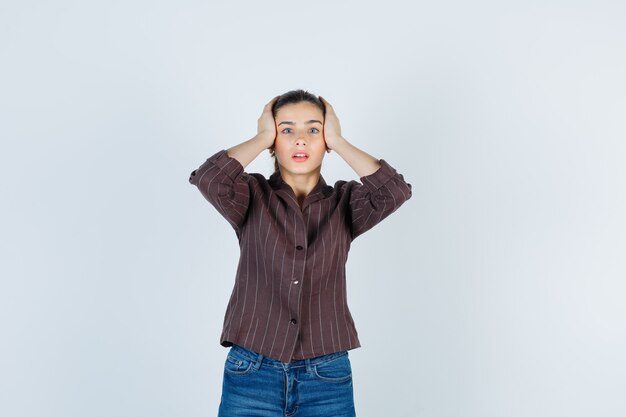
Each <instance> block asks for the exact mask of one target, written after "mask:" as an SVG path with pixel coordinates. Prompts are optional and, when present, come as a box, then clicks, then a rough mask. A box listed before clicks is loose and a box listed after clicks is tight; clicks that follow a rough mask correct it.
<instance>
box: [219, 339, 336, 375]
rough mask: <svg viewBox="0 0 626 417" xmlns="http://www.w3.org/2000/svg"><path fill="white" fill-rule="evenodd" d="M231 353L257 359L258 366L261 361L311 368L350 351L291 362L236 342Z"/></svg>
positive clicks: (266, 363)
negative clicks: (263, 353)
mask: <svg viewBox="0 0 626 417" xmlns="http://www.w3.org/2000/svg"><path fill="white" fill-rule="evenodd" d="M230 353H232V354H233V355H234V356H240V357H242V358H241V359H249V360H252V361H255V362H257V366H260V365H261V363H263V364H265V365H269V366H274V367H276V368H284V367H286V366H288V367H289V368H299V367H306V368H307V369H309V368H310V367H311V366H312V365H319V364H321V363H324V362H328V361H329V360H332V359H335V358H338V357H340V356H343V355H347V354H348V351H347V350H342V351H339V352H334V353H329V354H327V355H322V356H316V357H314V358H309V359H299V360H295V361H291V362H289V363H287V362H281V361H279V360H276V359H273V358H270V357H267V356H264V355H262V354H260V353H257V352H255V351H252V350H250V349H246V348H245V347H243V346H240V345H235V344H233V345H232V347H231V349H230Z"/></svg>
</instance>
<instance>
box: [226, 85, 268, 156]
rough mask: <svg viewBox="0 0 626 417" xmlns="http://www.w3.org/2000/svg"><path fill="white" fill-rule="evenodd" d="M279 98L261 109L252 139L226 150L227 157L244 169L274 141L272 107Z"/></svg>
mask: <svg viewBox="0 0 626 417" xmlns="http://www.w3.org/2000/svg"><path fill="white" fill-rule="evenodd" d="M278 97H280V96H276V97H274V98H273V99H272V100H270V102H269V103H267V104H266V105H265V107H264V108H263V113H262V114H261V116H260V117H259V120H258V121H257V134H256V136H255V137H253V138H252V139H248V140H247V141H245V142H242V143H240V144H239V145H235V146H233V147H230V148H228V149H227V150H226V152H227V153H228V156H230V157H231V158H235V159H236V160H237V161H239V163H241V165H242V166H243V167H244V168H245V167H246V166H248V164H249V163H250V162H252V161H253V160H254V159H255V158H256V157H257V156H259V154H260V153H261V152H263V150H265V149H268V148H270V147H271V146H272V145H273V144H274V140H275V139H276V122H275V120H274V116H273V115H272V105H273V104H274V101H276V100H277V99H278Z"/></svg>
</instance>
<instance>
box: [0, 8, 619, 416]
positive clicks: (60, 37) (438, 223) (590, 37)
mask: <svg viewBox="0 0 626 417" xmlns="http://www.w3.org/2000/svg"><path fill="white" fill-rule="evenodd" d="M0 59H1V61H2V62H1V65H0V136H1V138H2V147H1V150H0V185H1V193H2V204H1V206H0V210H1V211H2V215H1V216H0V235H1V236H2V238H1V240H0V244H1V247H0V256H1V262H0V275H1V286H0V325H1V328H0V332H1V335H0V367H1V368H0V414H1V415H3V416H7V417H8V416H10V417H22V416H29V417H30V416H33V417H34V416H37V417H39V416H54V417H57V416H58V417H61V416H62V417H84V416H90V417H100V416H102V417H105V416H106V417H111V416H115V417H118V416H119V417H141V416H146V417H148V416H150V417H157V416H164V417H170V416H171V417H174V416H176V417H179V416H185V417H194V416H198V417H199V416H214V415H216V412H217V406H218V403H219V396H220V393H221V382H222V371H223V363H224V359H225V357H226V354H227V349H225V348H223V347H221V346H220V345H219V342H218V340H219V335H220V331H221V326H222V320H223V315H224V311H225V308H226V303H227V301H228V297H229V296H230V291H231V289H232V285H233V283H234V274H235V270H236V264H237V259H238V246H237V240H236V236H235V234H234V231H233V230H232V229H231V228H230V226H229V225H228V223H227V222H226V221H225V220H224V219H223V218H221V217H220V216H219V214H218V213H217V211H216V210H215V209H214V208H213V207H212V206H210V205H209V203H208V202H207V201H206V200H204V199H203V198H202V196H201V194H200V193H199V191H198V190H197V189H196V188H195V187H193V186H191V185H189V183H188V177H189V174H190V172H191V171H192V170H193V169H195V168H197V167H198V166H199V165H200V164H201V163H202V162H203V161H204V160H205V159H206V158H207V157H209V156H210V155H212V154H213V153H215V152H217V151H218V150H220V149H225V148H228V147H230V146H232V145H234V144H237V143H240V142H242V141H244V140H247V139H249V138H251V137H252V136H254V134H255V132H256V121H257V118H258V117H259V116H260V114H261V111H262V109H263V105H264V104H265V103H266V102H267V101H269V100H270V99H271V98H272V97H273V96H275V95H277V94H281V93H283V92H286V91H288V90H291V89H295V88H303V89H307V90H309V91H311V92H313V93H315V94H319V95H322V96H324V97H325V98H327V99H328V100H329V102H330V103H331V104H332V105H333V106H334V108H335V110H336V112H337V114H338V116H339V119H340V121H341V123H342V128H343V134H344V136H345V137H346V138H347V139H348V140H349V141H350V142H351V143H353V144H355V145H356V146H358V147H360V148H361V149H363V150H365V151H366V152H368V153H370V154H372V155H374V156H376V157H378V158H383V159H385V160H387V161H388V162H389V163H390V164H392V166H394V167H396V168H397V169H398V171H399V172H400V173H402V174H403V175H404V176H405V179H407V181H409V182H410V183H411V184H412V186H413V197H412V199H411V200H409V201H408V202H407V203H406V204H405V205H404V206H402V207H401V208H400V209H399V210H398V211H397V212H395V213H394V214H392V215H391V216H390V217H389V218H388V219H386V220H384V221H383V222H382V223H381V224H379V225H377V226H376V227H375V228H374V229H372V230H370V231H369V232H367V233H366V234H365V235H363V236H361V237H359V238H358V239H357V240H355V241H354V242H353V246H352V250H351V252H350V257H349V259H348V265H347V273H348V301H349V305H350V307H351V310H352V313H353V316H354V318H355V322H356V325H357V330H358V331H359V336H360V338H361V342H362V344H363V346H362V347H361V348H359V349H355V350H352V351H350V358H351V360H352V366H353V375H354V387H355V401H356V408H357V414H358V415H359V416H360V417H379V416H420V417H421V416H425V417H426V416H427V417H501V416H508V417H517V416H529V417H530V416H533V417H540V416H550V417H553V416H568V417H574V416H624V415H626V397H625V396H624V392H626V359H625V357H624V351H625V349H626V319H625V318H626V303H625V302H624V300H625V295H626V284H625V281H624V279H625V277H626V261H625V256H624V255H625V253H626V237H625V236H626V220H625V217H624V213H626V184H625V182H626V181H625V179H626V167H625V164H624V162H625V160H626V143H625V140H626V126H625V122H624V120H625V118H624V116H625V114H626V82H625V77H624V74H626V7H625V6H624V3H623V2H618V1H576V0H573V1H560V2H555V1H545V0H544V1H527V0H526V1H518V2H496V1H491V2H490V1H475V2H463V1H442V2H414V1H411V2H409V1H405V2H401V1H396V0H389V1H384V2H382V1H379V2H362V1H356V0H351V1H332V2H331V1H316V2H294V1H264V2H260V1H259V2H256V1H247V2H241V1H235V2H209V1H197V0H183V1H176V2H174V1H147V0H124V1H117V0H113V1H111V0H109V1H54V2H49V1H28V0H26V1H19V2H18V1H12V2H9V1H3V2H2V4H1V5H0ZM271 170H272V162H271V160H270V158H269V155H268V154H267V153H263V154H261V156H259V158H258V159H257V160H255V161H254V162H253V163H252V164H251V165H249V166H248V167H247V168H246V171H248V172H262V173H265V174H266V175H267V176H269V174H270V173H271ZM322 174H323V175H324V177H325V179H326V180H327V181H328V182H329V183H330V184H334V182H335V181H336V180H337V179H346V180H349V179H358V177H357V175H356V174H355V173H354V172H353V171H352V170H351V169H350V167H349V166H348V165H347V164H346V163H345V162H344V161H343V160H342V159H341V158H340V157H339V156H338V155H336V154H335V153H331V154H329V155H327V156H326V159H325V161H324V168H323V170H322ZM381 253H382V254H383V258H384V259H385V261H384V262H380V261H378V260H377V259H378V258H377V257H375V256H373V255H374V254H376V255H378V254H381ZM381 300H382V301H381Z"/></svg>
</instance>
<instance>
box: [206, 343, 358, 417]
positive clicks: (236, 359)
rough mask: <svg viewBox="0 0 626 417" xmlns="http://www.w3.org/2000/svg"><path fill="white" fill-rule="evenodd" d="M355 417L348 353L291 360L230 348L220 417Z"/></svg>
mask: <svg viewBox="0 0 626 417" xmlns="http://www.w3.org/2000/svg"><path fill="white" fill-rule="evenodd" d="M243 416H246V417H356V412H355V408H354V396H353V390H352V367H351V365H350V359H349V358H348V351H345V350H344V351H341V352H335V353H330V354H328V355H323V356H318V357H316V358H310V359H304V360H297V361H293V362H289V363H285V362H280V361H277V360H275V359H272V358H268V357H266V356H263V355H261V354H260V353H256V352H253V351H251V350H248V349H246V348H244V347H242V346H238V345H233V346H231V348H230V350H229V352H228V356H227V357H226V362H225V364H224V382H223V385H222V398H221V402H220V407H219V413H218V417H243Z"/></svg>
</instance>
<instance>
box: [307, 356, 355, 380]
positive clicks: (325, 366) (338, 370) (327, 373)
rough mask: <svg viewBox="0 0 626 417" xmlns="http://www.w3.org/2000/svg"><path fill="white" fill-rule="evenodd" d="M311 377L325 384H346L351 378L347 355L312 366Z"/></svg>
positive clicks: (350, 367)
mask: <svg viewBox="0 0 626 417" xmlns="http://www.w3.org/2000/svg"><path fill="white" fill-rule="evenodd" d="M313 375H315V377H316V378H317V379H319V380H322V381H327V382H346V381H348V380H350V379H351V378H352V366H351V365H350V359H349V358H348V354H347V353H345V354H342V355H340V356H338V357H336V358H333V359H331V360H329V361H326V362H322V363H319V364H317V365H314V366H313Z"/></svg>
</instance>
